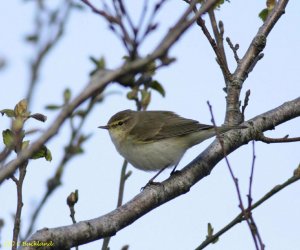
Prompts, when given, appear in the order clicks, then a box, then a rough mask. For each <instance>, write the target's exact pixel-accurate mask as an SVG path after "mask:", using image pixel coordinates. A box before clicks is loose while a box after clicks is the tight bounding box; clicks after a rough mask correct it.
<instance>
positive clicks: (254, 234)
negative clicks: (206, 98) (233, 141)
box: [207, 102, 264, 250]
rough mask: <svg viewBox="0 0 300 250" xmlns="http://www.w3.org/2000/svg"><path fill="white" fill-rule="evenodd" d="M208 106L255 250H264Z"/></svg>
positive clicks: (210, 108)
mask: <svg viewBox="0 0 300 250" xmlns="http://www.w3.org/2000/svg"><path fill="white" fill-rule="evenodd" d="M207 104H208V107H209V111H210V114H211V117H212V118H211V121H212V123H213V125H214V127H215V132H216V136H217V139H218V140H219V142H220V145H221V148H222V151H223V154H224V158H225V161H226V164H227V167H228V170H229V172H230V175H231V178H232V180H233V182H234V185H235V188H236V193H237V195H238V200H239V207H240V209H241V210H242V213H243V215H244V217H245V219H246V222H247V224H248V227H249V229H250V232H251V236H252V238H253V242H254V245H255V248H256V249H257V250H258V249H261V250H263V249H264V244H263V242H262V240H261V237H260V234H259V232H258V229H257V226H256V223H255V221H254V219H253V216H252V214H251V211H249V210H248V209H245V207H244V204H243V200H242V195H241V191H240V187H239V183H238V179H237V178H236V177H235V175H234V173H233V170H232V168H231V165H230V163H229V160H228V157H227V153H226V150H225V145H224V141H223V139H222V138H221V136H220V134H219V133H218V130H217V126H216V123H215V119H214V115H213V111H212V106H211V105H210V103H209V102H207ZM258 244H259V245H258Z"/></svg>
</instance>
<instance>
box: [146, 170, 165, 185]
mask: <svg viewBox="0 0 300 250" xmlns="http://www.w3.org/2000/svg"><path fill="white" fill-rule="evenodd" d="M166 168H167V167H164V168H162V169H161V170H159V171H158V172H157V173H156V174H155V175H154V176H153V177H152V178H151V179H150V180H149V181H148V184H153V180H154V179H155V178H156V177H157V176H159V175H160V174H161V173H162V171H164V170H165V169H166ZM148 184H147V185H148Z"/></svg>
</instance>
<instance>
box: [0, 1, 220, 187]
mask: <svg viewBox="0 0 300 250" xmlns="http://www.w3.org/2000/svg"><path fill="white" fill-rule="evenodd" d="M216 2H217V0H210V1H207V2H206V4H204V5H203V6H202V7H201V9H200V10H199V11H198V13H197V14H195V15H194V16H193V17H192V18H190V19H188V17H189V16H190V14H191V12H192V9H193V6H194V5H195V4H196V3H197V1H193V3H192V4H191V5H190V6H189V7H188V8H187V10H186V11H185V12H184V13H183V15H182V16H181V17H180V18H179V20H178V21H177V23H176V24H175V25H174V26H173V27H172V28H171V29H170V30H169V31H168V32H167V34H166V35H165V37H164V38H163V39H162V41H161V42H160V43H159V44H158V46H157V47H156V48H155V49H154V51H153V52H152V53H151V54H150V55H148V56H147V57H145V58H142V59H137V60H135V61H133V62H127V63H125V64H124V65H123V66H122V67H120V68H118V69H116V70H114V71H111V72H105V71H100V72H97V73H96V74H95V75H94V76H93V78H92V79H91V81H90V83H89V84H88V86H86V87H85V88H84V89H83V90H82V91H81V93H80V94H79V95H78V96H77V97H76V98H75V99H74V100H73V101H71V102H70V103H69V104H68V105H66V106H65V107H64V108H63V110H62V111H61V112H60V114H59V115H58V116H57V118H56V120H55V121H54V123H53V124H52V125H51V126H50V127H49V128H48V129H47V130H46V132H45V133H44V134H43V135H42V136H41V137H40V138H39V139H37V140H36V141H35V142H34V143H32V145H31V146H30V147H29V148H28V149H26V150H24V151H22V153H21V154H20V155H19V156H18V158H17V159H15V160H13V161H11V162H10V163H8V164H7V165H5V166H4V167H2V168H1V169H0V184H1V183H2V182H3V181H4V180H5V179H6V178H8V177H9V176H11V175H12V174H13V173H14V172H15V171H16V169H17V167H18V165H20V164H22V163H23V162H24V161H26V160H27V159H28V158H30V156H31V155H32V154H34V153H35V152H36V151H37V150H38V149H39V148H40V147H41V146H42V145H43V144H45V143H46V142H47V141H48V140H50V139H51V138H52V137H53V136H54V135H55V134H56V133H57V132H58V131H59V129H60V127H61V125H62V124H63V123H64V121H65V120H66V119H67V118H68V117H69V115H70V114H72V112H73V111H74V110H75V109H76V108H77V107H78V106H79V105H80V104H82V103H83V102H84V101H86V100H87V99H89V98H90V97H92V96H93V95H94V94H95V93H101V92H102V91H103V90H104V89H105V88H106V86H107V85H108V84H109V83H110V82H112V81H114V80H116V79H118V78H120V77H122V76H125V75H126V74H128V73H129V72H136V71H138V70H140V69H142V68H143V67H145V66H146V65H148V64H149V63H151V62H153V61H154V60H156V59H158V58H161V57H163V56H164V55H165V54H166V53H167V52H168V50H169V49H170V48H171V47H172V46H173V45H174V44H175V43H176V41H177V40H178V39H179V38H180V37H181V36H182V35H183V34H184V32H185V31H186V30H187V29H188V28H189V27H190V26H191V25H192V24H193V23H194V22H195V21H196V19H197V18H198V17H199V16H201V15H202V14H203V13H205V12H207V11H208V10H209V9H210V8H211V7H212V6H213V4H215V3H216Z"/></svg>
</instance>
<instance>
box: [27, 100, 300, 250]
mask: <svg viewBox="0 0 300 250" xmlns="http://www.w3.org/2000/svg"><path fill="white" fill-rule="evenodd" d="M299 116H300V97H299V98H297V99H295V100H292V101H290V102H286V103H284V104H283V105H281V106H279V107H277V108H275V109H273V110H270V111H268V112H266V113H264V114H261V115H259V116H257V117H255V118H253V119H251V120H250V121H248V123H249V124H250V125H251V126H252V128H249V129H243V130H239V131H231V132H228V133H227V135H228V136H226V137H225V139H224V147H225V149H226V152H227V153H228V154H229V153H231V152H233V151H234V150H236V149H237V148H238V147H240V146H242V145H244V144H247V143H248V142H249V141H251V140H252V139H253V135H255V133H253V131H255V130H261V131H265V130H268V129H270V128H273V127H274V126H276V125H279V124H281V123H284V122H286V121H288V120H291V119H293V118H295V117H299ZM223 157H224V155H223V151H222V148H221V146H220V143H218V141H217V140H215V141H214V142H213V143H212V144H211V145H210V146H209V147H208V148H207V149H206V150H205V151H204V152H203V153H201V154H200V155H199V156H198V157H197V158H196V159H195V160H193V161H192V162H191V163H190V164H188V166H186V167H185V168H184V169H183V170H182V171H181V172H180V173H178V174H176V175H173V176H171V177H170V178H169V179H167V180H166V181H164V182H162V185H158V186H150V187H147V188H145V189H144V191H143V192H141V193H140V194H138V195H137V196H135V197H134V198H133V199H132V200H130V201H129V202H127V203H126V204H124V205H122V206H121V207H119V208H117V209H115V210H114V211H112V212H110V213H108V214H106V215H103V216H101V217H98V218H95V219H91V220H88V221H82V222H79V223H77V224H74V225H70V226H64V227H58V228H53V229H43V230H39V231H37V232H36V233H35V234H33V235H32V236H31V237H30V238H29V239H28V240H27V242H31V241H42V242H49V241H55V242H54V245H55V247H57V249H62V248H70V247H72V246H75V245H79V244H84V243H88V242H91V241H93V240H98V239H101V238H104V237H108V236H112V235H115V234H116V233H117V232H118V231H120V230H121V229H123V228H125V227H126V226H128V225H130V224H131V223H133V222H134V221H136V220H138V219H139V218H141V217H142V216H143V215H145V214H147V213H148V212H150V211H151V210H153V209H155V208H156V207H158V206H160V205H162V204H164V203H166V202H168V201H170V200H172V199H174V198H176V197H178V196H180V195H182V194H184V193H186V192H188V191H189V190H190V188H191V187H192V186H193V185H195V183H197V182H198V181H200V180H201V179H202V178H204V177H205V176H207V175H209V174H210V172H211V171H212V169H213V168H214V167H215V166H216V164H217V163H218V162H219V161H221V160H222V159H223ZM23 249H27V250H28V249H32V248H30V247H24V248H23ZM45 249H46V248H45ZM49 249H53V247H52V248H49Z"/></svg>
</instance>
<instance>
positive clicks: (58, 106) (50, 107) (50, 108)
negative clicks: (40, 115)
mask: <svg viewBox="0 0 300 250" xmlns="http://www.w3.org/2000/svg"><path fill="white" fill-rule="evenodd" d="M61 107H62V106H61V105H55V104H50V105H47V106H46V107H45V108H46V109H48V110H57V109H60V108H61Z"/></svg>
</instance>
